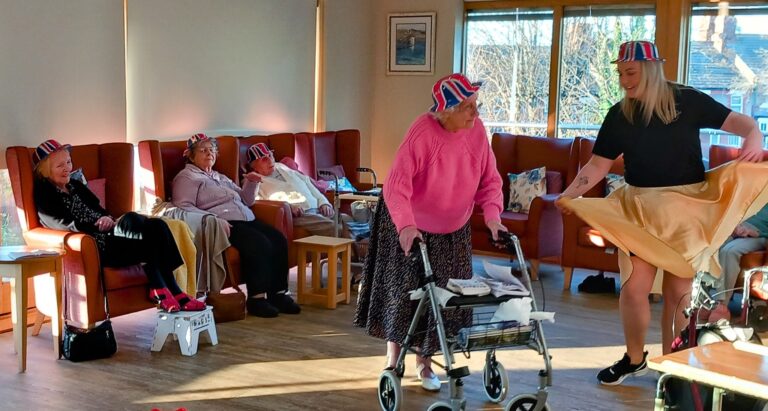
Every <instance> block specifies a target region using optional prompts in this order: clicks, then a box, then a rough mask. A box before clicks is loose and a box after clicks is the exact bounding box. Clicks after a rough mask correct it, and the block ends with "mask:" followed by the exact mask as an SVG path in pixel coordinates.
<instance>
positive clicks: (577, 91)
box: [557, 10, 656, 138]
mask: <svg viewBox="0 0 768 411" xmlns="http://www.w3.org/2000/svg"><path fill="white" fill-rule="evenodd" d="M590 11H591V10H590ZM650 12H652V10H650ZM579 14H584V13H583V12H582V13H579ZM655 20H656V19H655V17H654V16H648V15H642V14H641V15H623V16H622V15H605V14H604V13H601V14H599V15H591V16H590V15H576V16H567V15H566V18H565V19H564V21H563V47H562V60H561V63H560V95H559V98H560V100H559V104H558V107H559V119H558V132H557V136H558V137H560V138H566V137H577V136H581V137H587V136H589V137H595V136H597V131H598V130H599V129H600V125H601V124H602V122H603V118H604V117H605V114H606V113H607V112H608V109H609V108H611V106H612V105H614V104H615V103H617V102H618V101H619V100H620V99H621V98H622V97H623V92H622V91H621V87H620V86H619V80H618V76H617V74H616V65H615V64H611V63H610V62H611V61H613V60H615V59H616V55H617V54H618V50H619V45H620V44H621V43H622V42H624V41H628V40H649V41H653V39H654V31H655Z"/></svg>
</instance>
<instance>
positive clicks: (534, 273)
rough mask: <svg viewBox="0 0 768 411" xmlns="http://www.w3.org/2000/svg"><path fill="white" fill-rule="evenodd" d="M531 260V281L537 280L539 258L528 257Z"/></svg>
mask: <svg viewBox="0 0 768 411" xmlns="http://www.w3.org/2000/svg"><path fill="white" fill-rule="evenodd" d="M528 261H530V262H531V281H539V260H534V259H529V260H528Z"/></svg>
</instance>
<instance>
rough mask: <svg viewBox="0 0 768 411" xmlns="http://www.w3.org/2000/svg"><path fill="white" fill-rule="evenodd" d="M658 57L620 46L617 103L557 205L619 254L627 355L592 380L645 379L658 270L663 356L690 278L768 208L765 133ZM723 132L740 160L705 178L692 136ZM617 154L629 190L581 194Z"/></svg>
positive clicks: (648, 46) (713, 263)
mask: <svg viewBox="0 0 768 411" xmlns="http://www.w3.org/2000/svg"><path fill="white" fill-rule="evenodd" d="M663 61H664V59H662V58H660V57H659V54H658V50H657V49H656V46H655V45H654V44H653V43H650V42H647V41H629V42H626V43H624V44H622V45H621V47H620V49H619V57H618V59H617V60H615V61H614V62H613V63H616V64H617V71H618V74H619V82H620V84H621V87H622V88H623V89H624V92H625V96H624V98H623V99H622V100H621V101H620V102H619V103H617V104H616V105H614V106H613V107H611V109H610V110H609V111H608V114H607V115H606V116H605V119H604V121H603V124H602V126H601V128H600V131H599V133H598V135H597V140H596V141H595V146H594V149H593V151H592V158H591V159H590V160H589V162H588V163H587V165H585V166H584V168H582V169H581V171H579V174H578V175H577V176H576V179H575V180H574V182H573V183H572V184H571V185H570V186H569V187H568V188H567V189H566V190H565V191H564V192H563V194H562V195H561V196H560V198H559V199H558V200H557V202H556V205H557V206H558V207H559V208H560V209H561V210H562V211H563V212H564V213H568V214H570V213H571V212H573V213H576V214H577V215H578V216H579V217H581V218H582V219H584V220H585V221H586V222H588V223H589V224H591V225H592V226H593V227H595V228H596V229H598V230H599V231H600V232H601V233H602V234H603V236H605V237H606V238H607V239H608V240H610V241H611V242H613V243H614V244H616V245H617V246H618V248H619V249H620V253H619V266H620V270H621V277H622V289H621V296H620V298H619V307H620V313H621V320H622V323H623V327H624V338H625V342H626V348H627V351H626V353H625V354H624V357H623V358H622V359H621V360H620V361H617V362H616V363H615V364H613V365H612V366H610V367H608V368H605V369H603V370H602V371H600V372H599V373H598V375H597V379H598V380H599V381H600V383H602V384H606V385H617V384H621V382H622V381H624V379H625V378H627V377H628V376H631V375H641V374H644V373H645V372H646V371H647V369H646V356H647V355H648V352H647V351H644V342H645V333H646V330H647V328H648V324H649V322H650V305H649V302H648V294H649V293H650V292H651V289H652V286H653V283H654V279H655V274H656V272H657V268H659V269H662V270H664V274H663V276H664V277H663V282H662V294H663V299H664V306H663V312H662V318H661V327H662V328H661V330H662V349H663V352H664V353H668V352H670V351H671V343H672V340H673V338H674V335H673V332H672V331H673V320H674V322H675V327H674V330H677V331H679V330H680V329H681V327H682V326H683V325H684V323H685V318H684V316H683V315H682V309H683V308H684V307H685V306H686V305H687V302H686V297H687V295H686V294H687V293H688V292H689V291H690V288H691V281H692V277H693V276H694V275H695V273H696V272H697V271H706V272H710V273H711V274H713V275H719V274H720V266H719V264H718V262H717V251H718V248H719V247H720V245H721V244H722V243H723V242H724V241H725V240H726V239H727V238H728V236H729V235H730V234H731V232H733V229H734V227H736V225H737V224H738V223H739V222H740V221H741V220H742V219H743V218H745V217H748V216H750V215H752V214H755V213H756V212H757V211H758V210H759V209H760V207H761V206H762V205H763V204H765V203H766V200H768V190H767V189H766V183H768V167H766V165H765V164H754V163H755V162H758V161H760V160H761V159H762V141H763V139H762V134H761V133H760V131H759V129H758V127H757V124H756V123H755V121H754V120H753V119H751V118H750V117H747V116H745V115H742V114H739V113H736V112H732V111H731V110H729V109H728V108H726V107H725V106H723V105H722V104H720V103H718V102H716V101H715V100H714V99H712V98H711V97H710V96H708V95H707V94H704V93H702V92H700V91H698V90H696V89H693V88H691V87H687V86H683V85H679V84H674V83H671V82H668V81H667V80H665V78H664V74H663V71H662V63H663ZM702 128H713V129H721V130H723V131H727V132H729V133H733V134H736V135H738V136H740V137H742V138H743V144H742V147H741V155H740V156H739V159H738V161H735V162H732V163H729V164H726V165H724V166H722V167H718V168H717V169H714V170H711V171H709V172H707V173H705V171H704V164H703V161H702V156H701V145H700V142H699V130H700V129H702ZM622 154H623V155H624V167H625V179H626V182H627V184H626V185H625V186H623V187H622V188H620V189H618V190H616V191H615V192H614V193H612V194H611V195H610V196H609V197H608V198H605V199H587V198H581V199H576V197H579V196H581V195H582V194H584V193H585V192H586V191H587V190H589V189H590V188H591V187H593V186H594V185H595V184H597V182H598V181H600V180H601V179H603V178H604V177H605V175H606V174H607V173H608V170H609V169H610V167H611V165H612V163H613V161H614V160H615V159H616V158H617V157H618V156H620V155H622Z"/></svg>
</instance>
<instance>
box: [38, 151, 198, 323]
mask: <svg viewBox="0 0 768 411" xmlns="http://www.w3.org/2000/svg"><path fill="white" fill-rule="evenodd" d="M70 147H71V146H70V145H68V144H66V145H61V144H59V142H58V141H56V140H46V141H45V142H43V143H42V144H40V145H39V146H38V147H37V149H35V152H34V153H33V154H32V161H33V163H34V165H35V184H34V198H35V205H36V206H37V211H38V215H39V217H40V222H41V223H42V224H43V225H44V226H45V227H48V228H54V229H58V230H69V231H78V232H84V233H88V234H89V235H91V236H93V237H94V238H95V239H96V244H97V246H98V248H99V258H100V259H101V264H102V265H103V266H107V267H124V266H128V265H134V264H139V263H143V265H144V272H145V273H146V275H147V279H148V280H149V288H150V290H149V297H150V298H151V299H152V300H154V301H155V302H156V303H157V304H158V305H159V307H160V308H161V309H163V310H165V311H167V312H176V311H179V310H185V311H200V310H204V309H205V303H203V302H201V301H198V300H196V299H194V298H192V297H190V296H189V295H187V294H186V293H184V292H183V291H181V289H180V288H179V285H178V284H177V283H176V279H175V278H174V277H173V270H174V269H176V268H177V267H179V266H180V265H182V264H183V260H182V258H181V254H180V253H179V249H178V248H177V247H176V242H175V241H174V239H173V235H172V234H171V231H170V229H169V228H168V225H167V224H166V223H165V222H164V221H163V220H161V219H158V218H147V217H144V216H142V215H139V214H136V213H134V212H129V213H126V214H124V215H123V216H122V217H120V218H119V219H118V220H117V221H115V219H114V218H113V217H112V216H110V215H109V213H108V212H107V210H105V209H104V208H103V207H102V206H101V205H100V204H99V199H98V198H97V197H96V195H94V194H93V192H91V190H89V189H88V187H86V186H85V184H83V183H82V182H80V181H79V180H76V179H71V178H70V173H71V172H72V158H71V157H70V155H69V150H70Z"/></svg>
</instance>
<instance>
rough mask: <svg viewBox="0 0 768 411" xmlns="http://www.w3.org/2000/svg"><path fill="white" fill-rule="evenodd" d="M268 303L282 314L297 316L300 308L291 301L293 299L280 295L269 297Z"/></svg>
mask: <svg viewBox="0 0 768 411" xmlns="http://www.w3.org/2000/svg"><path fill="white" fill-rule="evenodd" d="M269 303H270V304H272V305H273V306H275V308H277V309H278V310H280V312H281V313H283V314H298V313H300V312H301V307H299V305H298V304H296V303H295V302H294V301H293V298H291V297H290V296H288V295H286V294H282V293H280V294H275V295H273V296H272V297H269Z"/></svg>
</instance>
